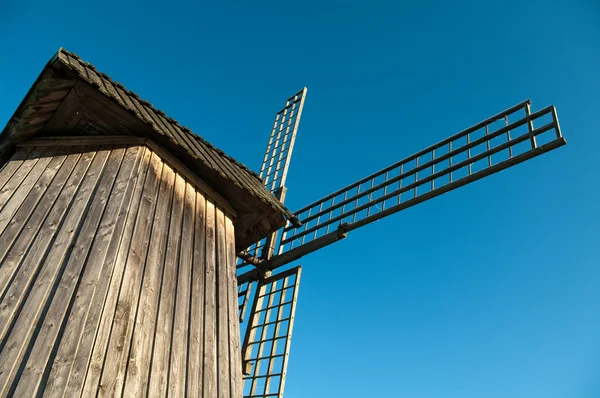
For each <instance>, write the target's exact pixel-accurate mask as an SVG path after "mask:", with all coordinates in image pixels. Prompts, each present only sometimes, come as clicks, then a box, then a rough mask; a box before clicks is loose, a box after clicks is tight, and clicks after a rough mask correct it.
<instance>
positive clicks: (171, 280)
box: [149, 174, 187, 397]
mask: <svg viewBox="0 0 600 398" xmlns="http://www.w3.org/2000/svg"><path fill="white" fill-rule="evenodd" d="M184 195H185V180H184V179H183V177H181V175H179V174H177V176H176V179H175V194H174V198H173V205H172V209H171V223H170V225H169V233H168V236H167V239H168V241H167V251H166V254H165V261H164V267H163V277H162V288H161V289H160V299H159V307H158V319H157V321H156V335H155V338H154V350H153V352H152V361H151V367H150V383H149V388H150V390H149V391H151V392H152V395H154V396H157V397H163V396H167V384H168V383H170V381H169V358H170V354H171V333H172V328H173V320H174V313H175V297H176V295H178V292H177V291H176V290H175V289H176V284H177V278H178V273H179V248H180V243H181V223H182V221H183V199H184ZM181 299H183V300H187V297H181Z"/></svg>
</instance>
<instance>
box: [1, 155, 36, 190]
mask: <svg viewBox="0 0 600 398" xmlns="http://www.w3.org/2000/svg"><path fill="white" fill-rule="evenodd" d="M32 149H33V148H30V147H29V148H19V149H17V152H15V154H14V155H13V156H12V157H11V158H10V160H9V161H8V162H6V163H5V164H4V166H3V167H2V169H1V170H0V190H1V189H2V188H4V184H6V183H7V181H8V180H9V179H10V178H11V177H12V176H13V174H15V173H16V172H17V170H19V168H20V167H21V166H22V165H23V163H24V162H25V160H27V158H29V155H30V154H31V150H32Z"/></svg>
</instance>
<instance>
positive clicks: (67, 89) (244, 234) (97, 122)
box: [0, 48, 296, 248]
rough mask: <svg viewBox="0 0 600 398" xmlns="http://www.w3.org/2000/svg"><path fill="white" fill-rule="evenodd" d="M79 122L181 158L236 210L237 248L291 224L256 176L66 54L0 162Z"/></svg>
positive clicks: (33, 93) (35, 92) (12, 125)
mask: <svg viewBox="0 0 600 398" xmlns="http://www.w3.org/2000/svg"><path fill="white" fill-rule="evenodd" d="M98 93H100V95H99V94H98ZM69 101H70V102H73V103H74V104H75V105H73V106H71V108H73V109H77V110H78V112H76V115H75V112H71V113H70V114H68V115H67V114H66V113H64V112H67V111H63V110H62V108H65V105H63V104H65V103H66V102H69ZM117 108H120V109H117ZM61 112H63V113H64V114H61V115H58V114H59V113H61ZM127 114H129V116H127ZM57 115H58V116H60V117H57ZM81 118H83V119H84V120H85V123H87V124H86V128H85V129H87V130H90V127H91V130H96V129H97V130H104V131H103V132H102V133H104V134H115V133H116V132H117V133H120V134H129V135H139V136H141V135H143V136H148V137H149V138H151V139H153V140H155V141H157V142H158V143H159V144H161V145H163V146H164V147H165V148H166V149H168V150H169V151H171V152H173V153H174V154H175V155H176V156H177V157H178V158H182V160H183V161H184V163H185V164H186V166H188V167H189V168H190V169H191V170H192V171H193V172H195V173H197V174H198V175H199V176H200V177H201V178H202V179H204V180H205V181H206V182H207V183H209V184H210V185H211V186H212V187H213V188H214V189H215V190H216V191H217V192H218V193H219V194H221V195H222V196H223V197H224V198H225V199H227V200H228V201H229V202H230V203H231V204H232V206H233V207H234V208H235V209H236V210H238V221H237V223H236V224H237V225H236V229H238V228H239V227H241V230H239V231H236V235H237V232H239V233H240V239H239V242H238V243H239V244H240V245H246V244H247V243H253V242H254V241H257V240H259V239H260V238H262V237H264V236H267V234H269V233H271V232H273V231H274V230H276V229H278V228H280V227H281V226H283V224H284V223H285V219H290V220H292V222H295V221H296V219H295V217H294V215H293V214H292V213H291V212H290V211H289V210H287V209H286V208H285V207H284V206H283V205H282V204H281V202H279V200H277V199H276V198H275V197H274V196H273V195H272V194H271V193H270V192H269V191H268V190H267V189H266V188H265V187H264V185H263V182H262V180H261V179H260V177H259V176H258V175H257V174H256V173H255V172H253V171H252V170H250V169H248V168H247V167H246V166H244V165H243V164H241V163H239V162H238V161H236V160H235V159H233V158H232V157H230V156H228V155H226V154H225V153H224V152H223V151H222V150H220V149H218V148H216V147H214V146H213V145H212V144H210V143H209V142H207V141H206V140H204V139H203V138H201V137H200V136H198V135H196V134H194V133H193V132H192V131H191V130H189V129H188V128H186V127H183V126H181V125H180V124H179V123H178V122H177V121H176V120H174V119H172V118H170V117H168V116H167V115H166V114H165V113H164V112H162V111H160V110H158V109H156V108H154V107H153V106H152V105H151V104H150V103H149V102H147V101H144V100H143V99H141V98H140V97H139V96H138V95H137V94H135V93H133V92H131V91H129V90H127V89H126V88H125V87H124V86H123V85H121V84H120V83H118V82H116V81H114V80H112V79H111V78H110V77H109V76H108V75H106V74H104V73H102V72H99V71H98V70H96V68H95V67H94V66H93V65H91V64H90V63H88V62H84V61H83V60H81V58H79V57H78V56H77V55H75V54H73V53H71V52H69V51H67V50H65V49H63V48H61V49H59V50H58V52H57V53H56V55H55V56H54V57H52V59H51V60H50V62H49V63H48V64H47V65H46V68H45V69H44V70H43V71H42V74H41V75H40V77H38V79H37V81H36V83H35V84H34V85H33V86H32V88H31V89H30V91H29V93H28V94H27V96H26V97H25V99H24V100H23V102H22V103H21V105H20V106H19V108H18V109H17V111H16V112H15V115H14V116H13V117H12V118H11V120H10V121H9V122H8V124H7V126H6V128H5V129H4V130H3V132H2V134H1V135H0V157H1V158H3V160H6V157H7V155H9V154H10V152H11V151H12V150H13V149H12V148H14V144H16V143H18V142H19V141H22V140H24V139H28V138H31V137H34V136H38V135H53V134H54V135H57V134H60V135H64V134H67V133H68V129H69V122H68V121H70V120H71V121H73V123H75V120H76V119H77V121H78V122H77V123H84V122H81V121H80V119H81ZM57 119H62V120H58V121H57ZM134 119H135V120H137V122H136V121H135V120H134ZM65 120H66V121H65ZM85 123H84V124H85ZM76 134H81V132H78V133H76ZM87 134H89V132H88V133H87ZM2 163H3V162H2ZM257 225H258V229H257V228H256V226H257ZM239 248H241V246H240V247H239Z"/></svg>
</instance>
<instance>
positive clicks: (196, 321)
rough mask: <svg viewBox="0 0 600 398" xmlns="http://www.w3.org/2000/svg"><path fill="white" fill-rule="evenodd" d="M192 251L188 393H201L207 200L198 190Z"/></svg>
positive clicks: (193, 394)
mask: <svg viewBox="0 0 600 398" xmlns="http://www.w3.org/2000/svg"><path fill="white" fill-rule="evenodd" d="M195 202H196V211H195V216H196V219H195V222H194V226H195V227H194V253H193V263H192V284H191V291H190V294H191V309H190V326H189V327H190V337H189V343H188V344H189V347H190V348H189V360H188V391H187V393H188V395H189V397H191V398H198V397H201V396H202V384H203V381H204V380H203V373H202V372H203V368H202V365H203V361H204V329H205V328H204V291H205V266H206V243H205V237H206V199H205V198H204V196H203V195H202V193H200V192H196V194H195Z"/></svg>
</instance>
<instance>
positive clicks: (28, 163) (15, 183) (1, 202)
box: [0, 148, 49, 217]
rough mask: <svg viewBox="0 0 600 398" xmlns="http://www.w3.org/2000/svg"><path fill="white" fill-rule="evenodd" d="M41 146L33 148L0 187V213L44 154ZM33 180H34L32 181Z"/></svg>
mask: <svg viewBox="0 0 600 398" xmlns="http://www.w3.org/2000/svg"><path fill="white" fill-rule="evenodd" d="M44 153H45V152H44V149H43V148H33V151H32V152H31V153H30V155H29V158H28V159H27V160H25V161H24V162H23V164H22V165H21V167H19V169H18V170H16V171H15V173H14V174H13V175H12V176H11V177H10V179H9V180H8V181H7V182H6V184H4V186H3V187H2V189H0V214H2V210H3V208H4V207H5V205H6V204H7V203H8V202H9V200H10V198H11V197H12V196H13V195H14V194H15V193H16V191H17V190H18V189H19V188H20V187H22V186H23V183H24V180H25V179H26V178H27V176H28V175H29V174H30V173H31V172H32V170H33V168H34V167H35V165H36V164H37V163H38V161H39V160H40V157H41V156H42V155H43V154H44ZM48 161H49V160H48ZM34 182H35V181H34ZM4 217H6V216H4Z"/></svg>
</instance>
